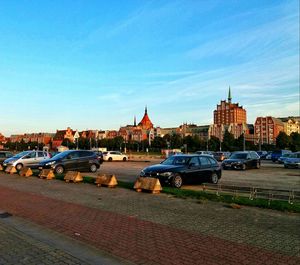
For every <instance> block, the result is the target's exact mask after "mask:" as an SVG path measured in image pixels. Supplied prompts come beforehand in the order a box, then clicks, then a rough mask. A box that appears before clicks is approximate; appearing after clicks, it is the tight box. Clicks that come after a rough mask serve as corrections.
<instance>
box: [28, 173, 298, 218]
mask: <svg viewBox="0 0 300 265" xmlns="http://www.w3.org/2000/svg"><path fill="white" fill-rule="evenodd" d="M34 175H35V176H38V173H37V172H34ZM55 179H57V180H64V175H63V174H57V175H55ZM83 182H84V183H90V184H94V183H95V178H94V177H90V176H83ZM133 186H134V183H133V182H125V181H118V187H121V188H124V189H130V190H133ZM163 193H166V194H170V195H172V196H174V197H176V198H180V199H188V198H191V199H196V200H197V201H198V203H200V201H205V200H209V201H214V202H223V203H228V204H231V203H235V204H239V205H244V206H252V207H259V208H265V209H272V210H278V211H288V212H295V213H300V204H299V203H294V204H289V203H288V202H287V201H279V200H276V201H275V200H274V201H270V202H269V200H268V199H263V198H256V199H254V200H250V199H249V198H247V197H242V196H239V197H233V196H231V195H228V194H222V195H220V196H217V195H216V194H214V193H210V192H204V191H194V190H185V189H176V188H172V187H163Z"/></svg>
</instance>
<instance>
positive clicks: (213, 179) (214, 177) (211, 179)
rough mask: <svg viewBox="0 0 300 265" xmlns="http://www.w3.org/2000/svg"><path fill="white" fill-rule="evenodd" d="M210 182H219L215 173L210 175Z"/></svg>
mask: <svg viewBox="0 0 300 265" xmlns="http://www.w3.org/2000/svg"><path fill="white" fill-rule="evenodd" d="M210 182H211V183H213V184H218V182H219V177H218V175H217V173H216V172H213V173H212V174H211V177H210Z"/></svg>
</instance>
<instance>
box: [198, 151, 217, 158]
mask: <svg viewBox="0 0 300 265" xmlns="http://www.w3.org/2000/svg"><path fill="white" fill-rule="evenodd" d="M196 154H197V155H209V156H212V157H213V156H214V154H213V152H212V151H197V152H196Z"/></svg>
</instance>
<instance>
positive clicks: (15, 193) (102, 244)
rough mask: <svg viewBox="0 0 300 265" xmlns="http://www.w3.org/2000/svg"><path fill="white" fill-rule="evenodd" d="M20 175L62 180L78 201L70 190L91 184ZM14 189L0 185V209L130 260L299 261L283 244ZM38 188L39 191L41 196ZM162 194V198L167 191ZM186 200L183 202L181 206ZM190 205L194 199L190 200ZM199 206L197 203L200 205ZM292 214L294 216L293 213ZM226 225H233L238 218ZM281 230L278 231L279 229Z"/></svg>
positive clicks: (175, 262) (187, 262) (231, 262)
mask: <svg viewBox="0 0 300 265" xmlns="http://www.w3.org/2000/svg"><path fill="white" fill-rule="evenodd" d="M8 178H10V176H9V177H8ZM20 181H23V179H22V180H21V179H20ZM25 181H27V185H29V184H33V183H34V184H37V183H38V185H41V187H42V186H48V185H49V186H51V185H54V186H57V187H63V186H64V188H65V190H66V192H65V195H66V197H67V193H69V192H70V191H71V190H73V194H74V193H75V195H76V196H77V197H78V201H80V200H79V198H80V197H81V196H80V195H81V194H80V193H76V192H77V191H78V190H82V191H83V192H82V193H85V192H86V189H88V190H89V191H90V189H93V188H95V187H93V186H91V185H90V186H87V185H73V184H69V185H68V184H64V183H62V182H60V183H59V182H58V181H54V182H51V183H50V182H46V181H44V182H41V181H39V180H37V179H34V178H32V179H30V180H25ZM0 183H1V182H0ZM8 183H9V181H8ZM24 183H25V182H24ZM24 183H23V184H24ZM6 184H7V183H6ZM1 185H2V183H1ZM38 185H37V186H38ZM18 189H19V190H17V189H16V188H9V187H7V186H6V187H5V186H0V209H5V210H7V211H10V212H11V213H13V214H14V215H17V216H21V217H23V218H27V219H30V220H32V221H33V222H35V223H37V224H40V225H43V226H45V227H48V228H50V229H53V230H55V231H57V232H60V233H63V234H65V235H67V236H70V237H73V238H76V239H77V240H81V241H83V242H85V243H88V244H91V245H93V246H96V247H98V248H99V249H101V250H104V251H106V252H107V253H111V254H113V255H116V256H119V257H121V258H124V259H126V260H129V261H132V262H134V263H136V264H299V263H300V258H299V256H298V257H297V256H296V255H299V253H296V255H288V254H287V253H288V251H287V250H285V251H283V252H281V253H280V251H276V252H275V251H270V250H267V249H264V248H261V247H258V246H255V245H253V244H245V243H244V242H241V243H239V240H238V238H233V239H231V240H227V239H224V238H220V237H217V236H212V235H209V234H205V233H201V232H200V231H193V229H190V230H186V229H181V228H177V227H176V225H174V226H173V225H172V226H170V225H166V224H160V223H156V222H153V221H147V220H143V219H140V218H139V216H138V215H127V214H122V213H118V212H114V209H110V211H108V210H103V209H99V208H92V207H94V205H91V207H87V206H86V205H82V204H79V203H78V202H77V201H76V200H74V201H76V203H72V202H67V201H65V200H62V198H59V199H55V198H51V197H49V196H48V195H49V194H48V193H47V192H46V190H40V192H37V191H35V193H33V192H28V191H21V190H20V189H21V188H20V187H18ZM99 190H100V189H98V191H99ZM121 190H123V189H119V190H114V191H109V190H108V189H106V190H105V192H103V194H104V193H110V192H112V193H114V192H120V193H122V192H121ZM98 191H97V192H95V193H97V194H96V196H99V193H98ZM101 191H104V189H101ZM126 192H128V195H129V197H130V196H134V197H135V200H138V199H139V197H138V196H140V195H137V194H136V193H134V192H132V191H126ZM40 193H44V194H46V195H47V196H44V195H41V194H40ZM112 193H111V194H112ZM133 194H134V195H133ZM56 196H58V197H59V196H61V195H59V194H56ZM114 196H115V198H116V197H118V195H116V194H114ZM83 197H84V196H83ZM73 198H74V197H73ZM140 198H147V199H146V200H148V201H152V198H153V199H154V200H153V201H154V203H155V202H157V201H159V200H161V196H154V197H153V196H151V195H149V194H143V195H142V196H140ZM163 200H168V198H167V196H165V197H164V198H163ZM170 200H171V198H170ZM100 202H101V200H100ZM119 202H120V200H119ZM104 204H105V203H104ZM190 205H191V204H190V203H189V202H187V206H190ZM194 205H197V204H195V203H194ZM102 206H103V204H102ZM158 206H159V205H158ZM199 206H200V207H201V206H202V205H199ZM141 211H142V210H141V209H140V212H141ZM154 215H155V213H154ZM297 217H298V216H297ZM175 219H176V217H175ZM296 220H297V221H299V219H296ZM174 221H175V220H174ZM211 221H213V220H211ZM229 225H233V226H234V225H236V226H237V227H238V225H239V224H238V223H236V224H229ZM225 226H226V224H225ZM196 230H197V229H196ZM76 234H77V235H76ZM279 234H280V231H279ZM282 235H284V234H283V233H282ZM296 238H297V236H296ZM291 252H292V253H294V252H295V248H293V247H292V251H291Z"/></svg>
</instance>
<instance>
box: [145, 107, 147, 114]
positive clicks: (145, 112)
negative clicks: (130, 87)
mask: <svg viewBox="0 0 300 265" xmlns="http://www.w3.org/2000/svg"><path fill="white" fill-rule="evenodd" d="M145 114H147V105H146V107H145Z"/></svg>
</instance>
